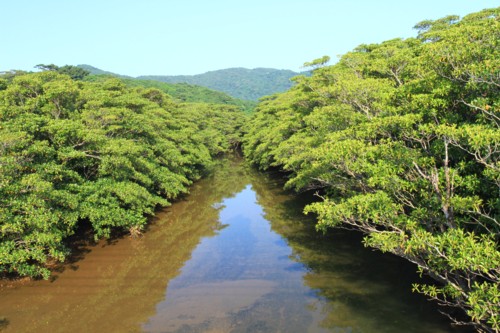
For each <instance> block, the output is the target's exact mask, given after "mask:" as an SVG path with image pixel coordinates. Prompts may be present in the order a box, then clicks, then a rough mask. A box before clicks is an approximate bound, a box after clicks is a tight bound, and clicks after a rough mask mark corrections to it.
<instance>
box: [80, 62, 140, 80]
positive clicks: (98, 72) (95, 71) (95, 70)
mask: <svg viewBox="0 0 500 333" xmlns="http://www.w3.org/2000/svg"><path fill="white" fill-rule="evenodd" d="M76 67H78V68H81V69H84V70H86V71H88V72H89V73H90V74H94V75H110V76H115V77H121V78H129V79H132V78H133V77H132V76H127V75H121V74H116V73H113V72H108V71H105V70H102V69H99V68H97V67H94V66H90V65H78V66H76Z"/></svg>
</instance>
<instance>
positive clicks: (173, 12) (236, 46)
mask: <svg viewBox="0 0 500 333" xmlns="http://www.w3.org/2000/svg"><path fill="white" fill-rule="evenodd" d="M498 6H500V1H499V0H419V1H415V0H85V1H83V0H81V1H78V0H0V15H1V19H0V45H2V49H1V50H0V71H5V70H11V69H21V70H33V66H35V65H37V64H40V63H42V64H52V63H53V64H56V65H58V66H63V65H66V64H69V65H78V64H90V65H93V66H95V67H98V68H101V69H104V70H108V71H112V72H115V73H119V74H126V75H131V76H138V75H147V74H158V75H179V74H199V73H204V72H206V71H210V70H217V69H222V68H229V67H246V68H256V67H271V68H278V69H291V70H295V71H300V67H301V66H302V64H303V63H304V62H307V61H311V60H313V59H316V58H319V57H322V56H324V55H329V56H330V57H332V59H336V56H337V55H341V54H343V53H345V52H348V51H350V50H352V49H353V48H354V47H356V46H357V45H359V44H362V43H378V42H382V41H384V40H388V39H392V38H397V37H402V38H407V37H413V36H415V35H416V33H415V31H414V30H413V29H412V27H413V26H414V25H415V24H416V23H418V22H420V21H422V20H424V19H438V18H441V17H443V16H446V15H449V14H456V15H460V16H464V15H466V14H469V13H472V12H476V11H479V10H481V9H484V8H492V7H498Z"/></svg>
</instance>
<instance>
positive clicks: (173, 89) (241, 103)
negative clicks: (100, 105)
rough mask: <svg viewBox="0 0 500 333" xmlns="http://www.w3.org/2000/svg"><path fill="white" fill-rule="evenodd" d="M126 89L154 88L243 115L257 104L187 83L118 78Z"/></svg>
mask: <svg viewBox="0 0 500 333" xmlns="http://www.w3.org/2000/svg"><path fill="white" fill-rule="evenodd" d="M107 78H109V76H108V75H90V76H88V77H87V78H86V79H85V80H86V81H101V80H106V79H107ZM120 80H121V81H122V82H123V83H125V85H126V86H127V87H145V88H155V89H159V90H161V91H163V92H164V93H166V94H167V95H169V96H171V97H172V98H173V99H174V101H177V102H180V103H182V102H188V103H210V104H229V105H235V106H238V107H240V108H242V109H243V111H244V112H245V113H251V112H252V111H253V109H254V108H255V106H256V105H257V102H255V101H248V100H242V99H237V98H234V97H231V96H229V95H228V94H225V93H223V92H221V91H215V90H212V89H208V88H205V87H202V86H197V85H192V84H188V83H165V82H160V81H153V80H139V79H133V78H120Z"/></svg>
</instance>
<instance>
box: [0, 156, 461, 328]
mask: <svg viewBox="0 0 500 333" xmlns="http://www.w3.org/2000/svg"><path fill="white" fill-rule="evenodd" d="M304 204H305V202H304V201H303V200H302V199H301V198H300V197H295V196H292V195H290V194H289V193H286V192H284V191H282V190H281V183H280V182H279V181H277V180H274V179H273V177H272V176H271V175H265V174H259V173H257V172H255V171H253V170H251V169H250V168H248V167H246V166H245V165H244V164H242V163H241V162H240V161H238V160H226V161H224V162H221V165H220V166H219V167H218V168H217V171H216V172H214V174H213V175H212V176H210V177H208V178H207V179H205V180H203V181H200V182H198V183H197V184H195V185H194V186H193V188H192V191H191V194H190V195H189V196H187V197H186V198H185V199H184V200H182V201H179V202H177V203H175V204H174V205H172V206H171V207H168V208H166V209H164V210H163V211H161V212H159V213H158V214H157V216H156V217H155V218H154V219H153V221H152V224H151V226H150V228H149V230H148V231H147V232H146V233H145V234H144V236H143V237H141V238H138V239H131V238H128V237H124V238H122V239H118V240H114V241H111V242H101V243H99V244H98V245H96V246H92V247H88V248H85V249H84V252H86V253H85V254H84V255H83V258H82V259H81V260H78V261H76V262H74V263H73V264H71V265H67V266H66V267H65V269H64V270H63V271H62V272H56V273H55V274H54V275H53V279H51V281H35V282H29V283H24V284H22V285H20V284H14V285H11V286H5V285H4V286H3V287H2V290H1V291H0V321H1V323H2V325H0V330H2V332H72V333H77V332H336V333H344V332H345V333H347V332H350V333H358V332H365V333H372V332H436V333H440V332H459V331H458V330H453V329H452V328H451V326H450V324H449V323H448V321H447V320H446V318H445V317H443V316H442V315H440V314H439V313H438V312H437V308H436V306H435V305H434V304H433V303H430V302H428V301H426V300H425V298H424V297H422V296H421V295H416V294H412V293H411V283H412V282H416V281H418V277H417V276H416V274H415V273H414V271H415V268H414V267H413V266H412V265H410V264H409V263H407V262H405V261H403V260H401V259H399V258H396V257H392V256H388V255H382V254H380V253H378V252H375V251H372V250H370V249H367V248H364V247H363V246H362V245H361V237H360V235H358V234H356V233H353V232H346V231H333V232H331V233H330V234H328V235H322V234H320V233H317V232H316V231H315V230H314V220H313V218H311V217H307V216H304V215H303V214H301V211H302V208H303V206H304ZM1 327H3V329H1Z"/></svg>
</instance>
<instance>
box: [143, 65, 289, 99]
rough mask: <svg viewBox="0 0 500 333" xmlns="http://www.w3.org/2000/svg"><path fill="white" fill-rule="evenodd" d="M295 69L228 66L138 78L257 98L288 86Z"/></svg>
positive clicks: (243, 97) (285, 88)
mask: <svg viewBox="0 0 500 333" xmlns="http://www.w3.org/2000/svg"><path fill="white" fill-rule="evenodd" d="M297 74H298V73H296V72H293V71H291V70H283V69H273V68H254V69H247V68H227V69H221V70H217V71H210V72H206V73H203V74H198V75H177V76H161V75H156V76H154V75H153V76H139V77H138V79H143V80H155V81H161V82H168V83H188V84H194V85H199V86H203V87H207V88H210V89H214V90H217V91H222V92H225V93H226V94H228V95H230V96H233V97H235V98H240V99H243V100H250V101H257V100H258V99H259V98H261V97H263V96H267V95H271V94H274V93H277V92H283V91H286V90H287V89H289V88H290V87H291V86H292V84H293V82H292V81H290V78H292V77H294V76H296V75H297Z"/></svg>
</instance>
